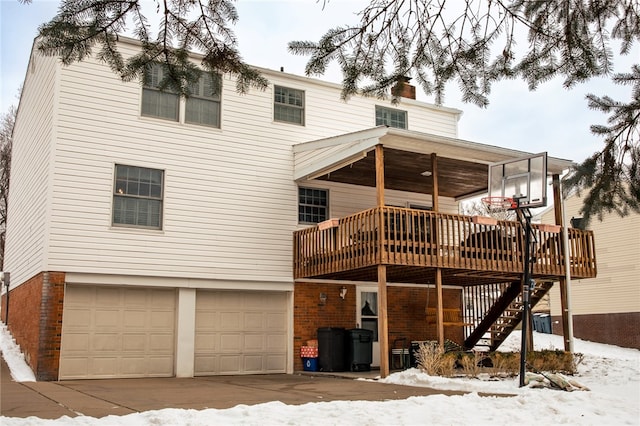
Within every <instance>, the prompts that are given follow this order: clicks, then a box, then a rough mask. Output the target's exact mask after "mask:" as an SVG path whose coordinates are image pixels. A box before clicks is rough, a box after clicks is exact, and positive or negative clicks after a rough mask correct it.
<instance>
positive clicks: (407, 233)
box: [293, 207, 596, 286]
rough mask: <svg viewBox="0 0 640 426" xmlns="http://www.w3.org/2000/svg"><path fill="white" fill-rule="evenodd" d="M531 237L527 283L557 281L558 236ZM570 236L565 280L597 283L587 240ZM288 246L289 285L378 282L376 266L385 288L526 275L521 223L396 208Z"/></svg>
mask: <svg viewBox="0 0 640 426" xmlns="http://www.w3.org/2000/svg"><path fill="white" fill-rule="evenodd" d="M487 219H488V220H487ZM533 230H534V235H535V239H536V244H535V265H534V268H533V278H534V279H543V280H547V281H555V280H557V279H558V278H560V277H563V276H564V275H565V261H564V255H563V253H564V250H563V240H562V233H561V232H560V231H561V229H560V228H559V227H553V226H546V225H536V224H534V225H533ZM568 235H569V256H570V271H571V277H572V278H574V279H579V278H592V277H595V276H596V258H595V249H594V239H593V233H592V232H591V231H583V230H579V229H573V228H569V229H568ZM293 242H294V253H293V254H294V276H295V278H324V279H343V280H355V281H376V280H377V278H376V268H377V265H380V264H384V265H387V271H388V272H387V274H388V280H389V281H390V282H407V283H423V284H430V283H434V279H435V278H434V277H435V270H436V268H440V269H441V271H442V273H443V280H444V283H445V284H450V285H462V286H467V285H478V284H485V283H488V282H508V281H514V280H519V279H520V277H521V274H522V272H523V267H524V250H523V248H524V233H523V230H522V226H521V224H520V223H519V222H515V221H513V222H512V221H495V220H493V219H489V218H479V217H476V216H473V217H472V216H462V215H455V214H443V213H434V212H430V211H423V210H413V209H406V208H397V207H378V208H373V209H369V210H365V211H362V212H359V213H357V214H354V215H351V216H347V217H343V218H340V219H333V220H329V221H327V222H324V223H322V224H319V225H318V226H314V227H310V228H307V229H304V230H300V231H296V232H295V233H294V236H293Z"/></svg>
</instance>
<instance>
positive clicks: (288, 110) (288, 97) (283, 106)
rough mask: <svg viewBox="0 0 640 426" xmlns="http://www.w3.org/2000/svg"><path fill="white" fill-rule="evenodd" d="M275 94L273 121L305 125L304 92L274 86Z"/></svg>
mask: <svg viewBox="0 0 640 426" xmlns="http://www.w3.org/2000/svg"><path fill="white" fill-rule="evenodd" d="M273 92H274V97H273V119H274V120H275V121H283V122H286V123H294V124H300V125H304V92H303V91H302V90H297V89H290V88H288V87H282V86H274V88H273Z"/></svg>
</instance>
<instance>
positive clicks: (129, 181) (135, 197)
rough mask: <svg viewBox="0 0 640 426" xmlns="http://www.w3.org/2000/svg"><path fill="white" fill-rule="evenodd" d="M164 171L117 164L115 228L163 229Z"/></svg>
mask: <svg viewBox="0 0 640 426" xmlns="http://www.w3.org/2000/svg"><path fill="white" fill-rule="evenodd" d="M163 185H164V171H162V170H157V169H147V168H143V167H134V166H124V165H121V164H116V173H115V183H114V185H113V225H124V226H133V227H141V228H152V229H161V227H162V198H163Z"/></svg>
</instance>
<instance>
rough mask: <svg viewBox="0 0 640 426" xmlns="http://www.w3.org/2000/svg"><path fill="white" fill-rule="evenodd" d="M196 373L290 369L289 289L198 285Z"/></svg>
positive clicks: (242, 372)
mask: <svg viewBox="0 0 640 426" xmlns="http://www.w3.org/2000/svg"><path fill="white" fill-rule="evenodd" d="M195 337H196V344H195V346H196V347H195V374H196V375H201V376H202V375H212V374H256V373H258V374H259V373H284V372H285V371H286V360H287V296H286V293H284V292H257V291H256V292H249V291H246V292H239V291H198V293H197V297H196V336H195Z"/></svg>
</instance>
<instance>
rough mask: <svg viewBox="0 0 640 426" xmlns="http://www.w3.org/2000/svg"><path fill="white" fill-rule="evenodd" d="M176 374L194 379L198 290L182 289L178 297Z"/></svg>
mask: <svg viewBox="0 0 640 426" xmlns="http://www.w3.org/2000/svg"><path fill="white" fill-rule="evenodd" d="M176 299H177V300H176V329H175V347H176V349H175V374H176V377H193V373H194V371H195V370H194V368H195V367H194V356H193V354H194V353H195V347H196V342H195V338H196V334H195V333H196V332H195V330H196V290H195V289H193V288H181V289H179V290H178V294H177V297H176Z"/></svg>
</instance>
